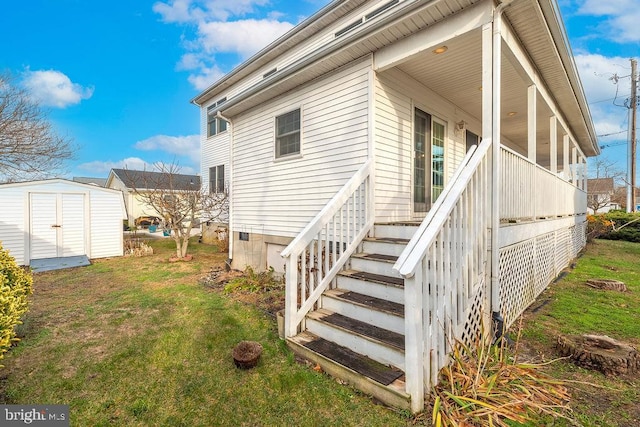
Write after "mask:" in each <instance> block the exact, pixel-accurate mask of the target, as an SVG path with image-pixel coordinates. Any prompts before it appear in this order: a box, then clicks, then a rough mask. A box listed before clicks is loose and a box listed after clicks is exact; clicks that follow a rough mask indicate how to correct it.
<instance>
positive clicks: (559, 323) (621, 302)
mask: <svg viewBox="0 0 640 427" xmlns="http://www.w3.org/2000/svg"><path fill="white" fill-rule="evenodd" d="M595 278H600V279H615V280H620V281H622V282H624V283H625V284H626V286H627V288H628V291H627V292H624V293H621V292H614V291H602V290H598V289H594V288H591V287H589V286H587V285H586V284H585V282H586V281H587V280H588V279H595ZM523 325H524V327H523V331H522V336H523V338H522V342H523V343H524V344H525V346H526V347H528V348H530V349H532V350H533V351H534V352H535V354H537V356H538V357H539V358H541V359H544V360H550V359H553V358H556V357H557V353H556V351H555V347H554V346H555V343H556V340H557V337H558V335H559V334H599V335H608V336H610V337H612V338H615V339H617V340H620V341H624V342H626V343H629V344H631V345H633V346H634V347H635V348H640V243H629V242H623V241H610V240H596V241H594V242H593V243H589V244H588V245H587V249H586V251H585V253H584V254H583V255H582V256H581V257H580V258H578V260H577V263H576V266H575V268H574V269H573V270H571V271H570V272H569V274H568V275H567V276H566V277H564V278H563V279H562V280H560V281H559V282H557V283H555V284H552V285H551V286H550V287H549V288H548V289H547V290H546V291H545V292H543V294H542V295H541V296H540V297H539V298H538V301H536V303H535V304H534V305H533V306H532V307H531V308H530V309H529V310H528V311H527V313H525V316H524V323H523ZM549 373H551V374H552V375H553V376H555V377H557V378H561V379H566V380H570V381H576V382H574V383H568V385H569V387H570V390H571V392H572V395H573V399H572V402H571V403H570V406H571V407H572V408H573V410H574V413H575V414H576V417H577V419H578V420H579V421H580V422H581V423H582V424H583V425H584V426H594V427H595V426H607V427H616V426H619V427H629V426H638V425H640V403H639V402H640V374H637V375H635V376H627V377H605V376H604V375H602V374H600V373H598V372H593V371H588V370H586V369H582V368H579V367H577V366H575V365H574V364H573V363H571V362H570V361H567V360H562V361H559V362H557V363H554V364H552V365H550V367H549ZM585 383H588V384H585ZM589 384H591V385H589ZM560 425H564V424H560Z"/></svg>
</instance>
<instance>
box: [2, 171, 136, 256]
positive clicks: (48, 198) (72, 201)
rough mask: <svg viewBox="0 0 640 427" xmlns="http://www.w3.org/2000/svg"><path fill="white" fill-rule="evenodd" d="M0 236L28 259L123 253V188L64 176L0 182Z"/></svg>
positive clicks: (6, 245)
mask: <svg viewBox="0 0 640 427" xmlns="http://www.w3.org/2000/svg"><path fill="white" fill-rule="evenodd" d="M0 204H1V205H2V207H1V209H0V242H1V243H2V246H3V248H4V249H8V250H9V253H10V254H11V256H13V257H14V258H15V259H16V261H17V263H18V264H19V265H28V264H30V263H31V261H32V260H39V259H49V258H66V257H78V256H86V257H88V258H104V257H110V256H122V254H123V241H122V239H123V233H122V220H123V219H126V211H125V207H124V200H123V196H122V193H121V192H120V191H117V190H112V189H108V188H101V187H97V186H95V185H90V184H83V183H79V182H73V181H69V180H66V179H49V180H42V181H30V182H21V183H11V184H2V185H0Z"/></svg>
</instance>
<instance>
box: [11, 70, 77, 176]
mask: <svg viewBox="0 0 640 427" xmlns="http://www.w3.org/2000/svg"><path fill="white" fill-rule="evenodd" d="M72 157H73V147H71V143H70V141H69V140H68V139H67V138H64V137H61V136H59V135H58V134H57V133H56V132H55V131H54V130H53V128H52V127H51V124H50V122H49V120H48V118H47V115H46V113H45V111H44V110H43V109H41V108H40V105H39V104H38V102H37V101H35V100H34V99H33V98H31V97H30V96H29V94H28V93H27V92H26V91H25V90H24V89H22V88H20V87H19V86H18V85H17V83H16V82H15V80H14V78H13V77H12V76H11V75H10V74H8V73H4V74H0V181H15V180H17V179H24V178H25V177H29V178H42V177H46V176H51V175H52V174H55V173H56V172H57V171H59V170H61V168H62V166H63V164H64V162H65V161H66V160H68V159H70V158H72Z"/></svg>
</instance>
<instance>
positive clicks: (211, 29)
mask: <svg viewBox="0 0 640 427" xmlns="http://www.w3.org/2000/svg"><path fill="white" fill-rule="evenodd" d="M291 28H293V24H291V23H289V22H280V21H272V20H255V19H246V20H240V21H231V22H208V23H203V24H201V25H199V26H198V33H199V39H200V43H201V46H202V48H203V50H204V51H205V52H213V53H215V52H233V53H238V54H239V55H240V56H241V57H243V58H247V57H249V56H251V55H252V54H254V53H256V52H257V51H258V50H260V49H261V48H263V47H265V46H266V45H267V44H268V43H269V42H271V41H273V40H275V39H277V38H278V37H280V36H281V35H283V34H284V33H286V32H287V31H289V30H290V29H291Z"/></svg>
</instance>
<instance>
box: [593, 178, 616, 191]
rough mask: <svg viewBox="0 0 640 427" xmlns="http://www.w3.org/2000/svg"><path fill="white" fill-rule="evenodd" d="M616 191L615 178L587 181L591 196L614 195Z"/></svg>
mask: <svg viewBox="0 0 640 427" xmlns="http://www.w3.org/2000/svg"><path fill="white" fill-rule="evenodd" d="M614 189H615V185H614V182H613V178H592V179H587V191H588V193H589V194H612V193H613V191H614Z"/></svg>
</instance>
